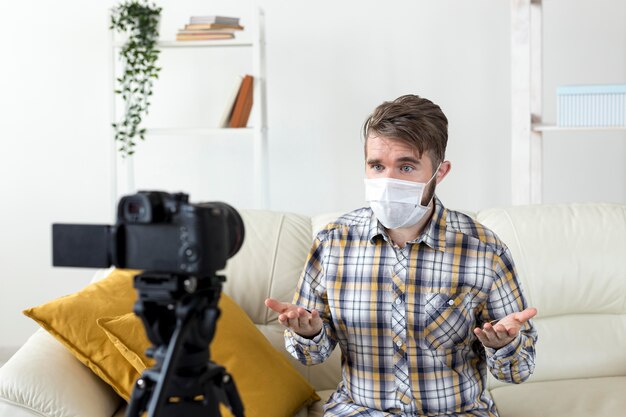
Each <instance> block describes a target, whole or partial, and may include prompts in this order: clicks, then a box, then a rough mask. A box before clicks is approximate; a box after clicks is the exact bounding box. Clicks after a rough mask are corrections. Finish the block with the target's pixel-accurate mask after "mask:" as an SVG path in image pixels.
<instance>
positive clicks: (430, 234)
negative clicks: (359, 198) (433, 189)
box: [367, 195, 448, 251]
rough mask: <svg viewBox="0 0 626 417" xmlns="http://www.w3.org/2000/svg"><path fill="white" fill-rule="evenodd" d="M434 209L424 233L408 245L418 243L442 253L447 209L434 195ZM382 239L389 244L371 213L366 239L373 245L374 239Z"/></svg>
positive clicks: (383, 229) (384, 231)
mask: <svg viewBox="0 0 626 417" xmlns="http://www.w3.org/2000/svg"><path fill="white" fill-rule="evenodd" d="M433 202H434V205H435V208H434V210H433V214H432V217H431V218H430V221H429V222H428V223H427V224H426V227H425V228H424V231H423V232H422V234H421V235H420V236H418V237H417V238H416V239H415V240H412V241H410V242H408V243H420V242H424V244H426V245H428V246H430V247H431V248H433V249H435V250H439V251H443V250H444V249H445V248H446V217H447V214H448V213H447V209H446V208H445V207H444V206H443V204H442V203H441V201H440V200H439V198H438V197H437V196H436V195H435V196H434V197H433ZM378 236H380V237H382V238H383V239H385V240H386V241H388V242H389V236H388V235H387V231H386V230H385V228H384V227H383V225H382V224H380V222H379V221H378V219H376V215H374V212H372V217H371V220H370V228H369V232H368V235H367V238H368V240H369V241H370V242H372V243H374V239H375V238H376V237H378Z"/></svg>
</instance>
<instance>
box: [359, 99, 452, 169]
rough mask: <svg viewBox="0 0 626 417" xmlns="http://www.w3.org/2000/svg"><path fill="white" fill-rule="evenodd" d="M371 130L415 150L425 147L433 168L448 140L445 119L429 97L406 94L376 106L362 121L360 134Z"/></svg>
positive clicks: (438, 161) (440, 158) (444, 150)
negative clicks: (363, 121)
mask: <svg viewBox="0 0 626 417" xmlns="http://www.w3.org/2000/svg"><path fill="white" fill-rule="evenodd" d="M371 134H375V135H380V136H385V137H387V138H390V139H397V140H400V141H402V142H405V143H406V144H408V145H409V146H411V147H412V148H414V149H416V150H417V151H418V155H419V156H420V158H421V156H422V154H423V153H424V152H426V151H428V154H429V155H430V158H431V161H432V163H433V169H435V168H436V166H438V165H439V163H441V162H443V160H444V158H445V153H446V145H447V144H448V119H447V118H446V115H445V114H443V112H442V111H441V108H440V107H439V106H438V105H436V104H435V103H433V102H432V101H430V100H428V99H425V98H421V97H419V96H416V95H413V94H408V95H404V96H401V97H398V98H397V99H395V100H394V101H386V102H384V103H383V104H381V105H380V106H378V107H376V109H375V110H374V112H373V113H372V114H371V115H370V116H369V117H368V118H367V120H366V121H365V123H364V124H363V138H364V139H365V145H364V146H365V147H366V151H367V138H368V136H370V135H371Z"/></svg>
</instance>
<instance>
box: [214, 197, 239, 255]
mask: <svg viewBox="0 0 626 417" xmlns="http://www.w3.org/2000/svg"><path fill="white" fill-rule="evenodd" d="M214 204H215V206H217V207H219V208H220V210H222V212H223V213H224V215H225V217H226V218H225V220H226V225H227V229H228V241H229V243H230V247H229V251H228V257H229V258H232V257H233V256H234V255H235V254H236V253H237V252H239V249H241V245H242V244H243V238H244V235H245V229H244V226H243V220H242V219H241V216H240V215H239V213H238V212H237V210H235V209H234V207H232V206H230V205H228V204H226V203H214Z"/></svg>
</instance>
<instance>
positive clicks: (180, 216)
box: [52, 191, 244, 277]
mask: <svg viewBox="0 0 626 417" xmlns="http://www.w3.org/2000/svg"><path fill="white" fill-rule="evenodd" d="M52 239H53V251H52V252H53V253H52V263H53V265H54V266H74V267H86V268H106V267H109V266H111V265H114V266H116V267H119V268H130V269H142V270H149V271H158V272H167V273H172V274H182V275H193V276H197V277H204V276H210V275H212V274H214V273H215V272H216V271H219V270H221V269H223V268H224V267H225V266H226V261H227V260H228V259H229V258H230V257H232V256H233V255H235V254H236V253H237V252H238V251H239V249H240V248H241V245H242V243H243V239H244V226H243V221H242V219H241V217H240V215H239V213H238V212H237V211H236V210H235V209H234V208H233V207H231V206H230V205H228V204H226V203H221V202H206V203H198V204H191V203H189V196H188V195H187V194H185V193H175V194H170V193H166V192H162V191H140V192H138V193H136V194H133V195H129V196H125V197H122V198H121V199H120V202H119V204H118V208H117V221H116V224H115V225H80V224H53V225H52Z"/></svg>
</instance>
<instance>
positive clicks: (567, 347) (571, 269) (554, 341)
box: [0, 204, 626, 417]
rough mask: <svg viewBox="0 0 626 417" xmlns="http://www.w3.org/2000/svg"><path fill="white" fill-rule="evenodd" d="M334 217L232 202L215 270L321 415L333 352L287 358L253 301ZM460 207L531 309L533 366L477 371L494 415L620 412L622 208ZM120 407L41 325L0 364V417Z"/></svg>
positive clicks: (625, 360)
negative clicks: (497, 248)
mask: <svg viewBox="0 0 626 417" xmlns="http://www.w3.org/2000/svg"><path fill="white" fill-rule="evenodd" d="M338 214H339V213H333V214H327V215H320V216H313V217H308V216H303V215H296V214H289V213H279V212H272V211H255V210H249V211H246V210H244V211H242V217H243V219H244V224H245V228H246V238H245V242H244V245H243V247H242V249H241V250H240V251H239V253H238V254H236V255H235V256H234V257H233V258H232V259H230V260H229V262H228V266H227V268H226V270H225V271H224V274H225V276H226V277H227V281H226V283H225V284H224V288H223V292H224V293H225V294H228V295H229V296H230V297H232V299H234V300H235V301H236V303H237V304H238V305H239V306H241V307H242V308H243V310H244V311H245V312H246V314H247V315H248V316H249V317H250V318H251V319H252V320H253V321H254V323H255V324H256V326H257V328H258V329H259V330H260V331H261V332H262V333H263V335H264V336H265V337H266V338H267V339H268V340H269V341H270V342H271V344H272V345H273V347H274V348H275V349H276V350H277V351H279V352H281V353H282V354H284V355H285V356H286V357H287V358H288V360H289V363H290V364H291V365H292V366H293V367H294V368H295V369H296V370H297V371H298V372H299V373H300V374H301V375H302V376H303V377H304V378H305V379H306V380H307V381H308V382H309V383H310V384H311V385H312V386H313V387H314V388H315V390H316V391H317V393H318V394H319V396H320V397H321V398H322V400H321V401H318V402H316V403H314V404H312V405H311V406H309V407H305V408H303V409H301V410H300V411H298V412H297V414H296V416H297V417H321V416H322V414H323V411H322V404H323V403H324V401H325V399H327V398H328V396H329V395H330V394H331V393H332V392H333V390H334V389H335V387H336V386H337V383H338V381H339V380H340V377H341V374H340V352H339V351H338V349H336V351H335V352H334V353H333V355H332V356H331V358H330V359H329V360H328V361H327V362H325V363H323V364H321V365H316V366H311V367H306V366H303V365H301V364H300V363H298V362H297V361H295V360H294V359H293V358H291V357H290V356H288V355H287V353H286V352H285V350H284V340H283V328H282V327H281V326H280V324H279V323H278V321H277V316H276V314H275V313H273V312H272V311H270V310H268V309H267V308H266V307H265V305H264V300H265V298H266V297H272V298H276V299H279V300H287V301H289V300H291V298H292V296H293V293H294V290H295V287H296V284H297V281H298V278H299V275H300V272H301V269H302V267H303V265H304V261H305V258H306V255H307V253H308V250H309V246H310V244H311V242H312V239H313V236H314V235H315V233H316V231H317V230H319V229H320V228H321V227H323V225H324V224H326V223H327V222H329V221H332V220H333V219H334V218H336V217H337V215H338ZM470 215H472V216H473V217H475V218H477V219H478V220H479V221H480V222H482V223H483V224H484V225H486V226H487V227H489V228H491V229H492V230H493V231H495V232H496V233H497V234H498V235H499V236H500V238H501V239H502V240H503V241H504V242H505V243H506V244H507V245H508V247H509V248H510V249H511V252H512V254H513V257H514V260H515V262H516V265H517V270H518V273H519V276H520V278H521V282H522V285H523V287H524V289H525V293H526V295H527V298H528V300H529V304H530V305H531V306H535V307H537V308H538V311H539V314H538V316H537V317H536V318H535V324H536V327H537V329H538V333H539V341H538V344H537V357H536V369H535V373H534V375H533V376H532V377H531V378H530V379H529V380H528V381H526V382H525V383H523V384H520V385H506V384H503V383H499V382H497V381H496V380H495V379H493V378H491V377H490V379H489V390H490V392H491V394H492V396H493V398H494V400H495V402H496V405H497V408H498V410H499V413H500V415H501V416H502V417H518V416H519V417H522V416H523V417H528V416H551V417H558V416H568V417H579V416H580V417H582V416H585V417H587V416H590V415H593V416H607V417H608V416H611V417H613V416H617V415H625V414H626V206H625V205H616V204H566V205H565V204H564V205H534V206H515V207H507V208H492V209H486V210H482V211H479V212H477V213H470ZM107 272H108V271H99V272H98V273H97V274H96V277H94V279H98V278H100V277H102V276H104V275H106V274H107ZM88 280H89V278H88V277H86V284H87V281H88ZM124 410H125V408H124V404H123V401H122V400H121V399H120V397H119V396H118V395H117V394H115V392H114V391H113V390H112V389H111V388H110V387H109V386H108V385H107V384H105V383H104V382H103V381H102V380H100V379H99V378H98V377H97V376H95V375H94V374H93V373H92V372H91V371H90V370H89V369H88V368H87V367H85V366H83V365H82V364H81V363H79V362H78V361H77V360H76V359H75V358H74V356H72V355H71V354H70V353H69V352H68V351H67V349H65V348H64V347H63V346H62V345H61V344H59V342H57V340H56V339H54V338H53V337H51V336H50V335H49V334H48V333H47V332H45V331H44V330H41V329H40V330H38V331H37V332H36V333H35V334H34V335H33V336H32V337H31V338H30V339H29V340H28V341H27V342H26V343H25V344H24V345H23V346H22V347H21V348H20V350H19V351H18V352H17V353H16V354H15V355H14V356H13V357H12V358H11V359H10V360H9V361H8V362H7V363H6V364H5V365H4V366H3V367H2V368H0V416H7V417H26V416H28V417H31V416H54V417H65V416H68V417H69V416H81V417H110V416H116V417H118V416H122V415H124ZM267 417H275V416H267Z"/></svg>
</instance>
